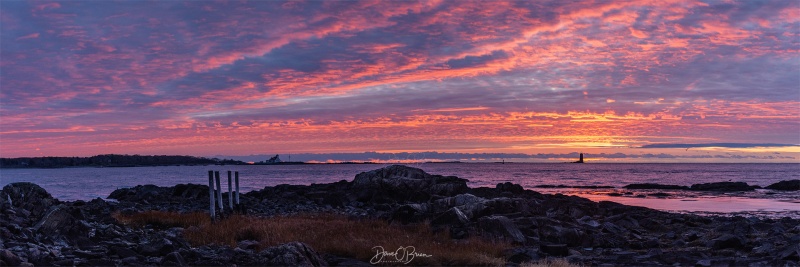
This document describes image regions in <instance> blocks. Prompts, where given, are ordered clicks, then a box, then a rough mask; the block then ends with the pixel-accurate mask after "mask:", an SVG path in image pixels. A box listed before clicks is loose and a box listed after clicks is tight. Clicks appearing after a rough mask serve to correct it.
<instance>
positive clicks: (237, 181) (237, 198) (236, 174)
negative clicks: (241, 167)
mask: <svg viewBox="0 0 800 267" xmlns="http://www.w3.org/2000/svg"><path fill="white" fill-rule="evenodd" d="M234 176H236V206H239V204H241V202H239V172H235V173H234Z"/></svg>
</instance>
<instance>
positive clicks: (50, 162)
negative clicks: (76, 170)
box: [0, 154, 246, 168]
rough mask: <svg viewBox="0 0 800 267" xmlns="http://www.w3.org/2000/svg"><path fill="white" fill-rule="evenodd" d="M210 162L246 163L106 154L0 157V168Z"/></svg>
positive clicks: (130, 165)
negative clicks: (90, 155) (89, 155)
mask: <svg viewBox="0 0 800 267" xmlns="http://www.w3.org/2000/svg"><path fill="white" fill-rule="evenodd" d="M212 164H223V165H240V164H246V163H244V162H242V161H238V160H232V159H218V158H213V159H209V158H202V157H193V156H167V155H160V156H142V155H116V154H108V155H97V156H92V157H33V158H0V168H64V167H136V166H172V165H212Z"/></svg>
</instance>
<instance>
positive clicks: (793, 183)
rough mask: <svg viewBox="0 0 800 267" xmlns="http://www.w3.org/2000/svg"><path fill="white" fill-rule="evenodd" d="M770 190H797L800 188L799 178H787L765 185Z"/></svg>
mask: <svg viewBox="0 0 800 267" xmlns="http://www.w3.org/2000/svg"><path fill="white" fill-rule="evenodd" d="M766 188H767V189H772V190H783V191H797V190H800V180H787V181H780V182H777V183H774V184H771V185H769V186H767V187H766Z"/></svg>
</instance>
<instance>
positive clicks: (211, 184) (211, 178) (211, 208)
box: [208, 171, 217, 222]
mask: <svg viewBox="0 0 800 267" xmlns="http://www.w3.org/2000/svg"><path fill="white" fill-rule="evenodd" d="M208 198H209V200H210V203H209V204H210V205H208V207H209V208H208V212H209V214H211V221H212V222H213V221H214V220H215V219H216V217H217V216H216V212H215V209H214V171H208Z"/></svg>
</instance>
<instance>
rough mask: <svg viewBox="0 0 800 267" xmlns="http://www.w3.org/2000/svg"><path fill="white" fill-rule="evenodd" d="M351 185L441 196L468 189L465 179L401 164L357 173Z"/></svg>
mask: <svg viewBox="0 0 800 267" xmlns="http://www.w3.org/2000/svg"><path fill="white" fill-rule="evenodd" d="M353 187H355V188H372V189H380V190H382V191H386V192H394V193H399V194H397V195H408V194H409V193H410V192H423V193H428V194H433V195H442V196H454V195H457V194H460V193H464V192H466V191H467V190H468V189H469V188H468V187H467V180H466V179H461V178H458V177H455V176H441V175H431V174H428V173H426V172H425V171H423V170H421V169H418V168H412V167H407V166H403V165H392V166H389V167H385V168H381V169H377V170H372V171H368V172H362V173H359V174H358V175H356V177H355V179H354V180H353Z"/></svg>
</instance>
